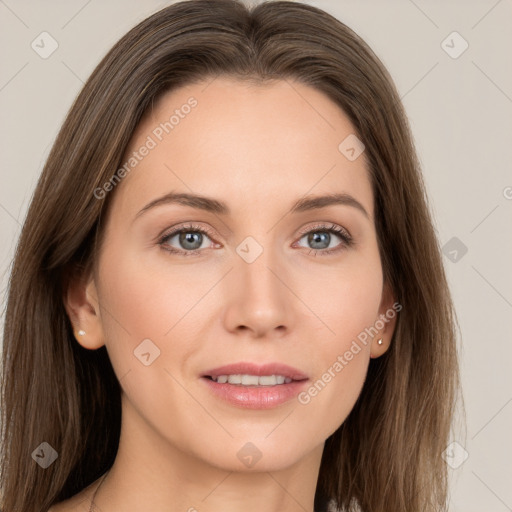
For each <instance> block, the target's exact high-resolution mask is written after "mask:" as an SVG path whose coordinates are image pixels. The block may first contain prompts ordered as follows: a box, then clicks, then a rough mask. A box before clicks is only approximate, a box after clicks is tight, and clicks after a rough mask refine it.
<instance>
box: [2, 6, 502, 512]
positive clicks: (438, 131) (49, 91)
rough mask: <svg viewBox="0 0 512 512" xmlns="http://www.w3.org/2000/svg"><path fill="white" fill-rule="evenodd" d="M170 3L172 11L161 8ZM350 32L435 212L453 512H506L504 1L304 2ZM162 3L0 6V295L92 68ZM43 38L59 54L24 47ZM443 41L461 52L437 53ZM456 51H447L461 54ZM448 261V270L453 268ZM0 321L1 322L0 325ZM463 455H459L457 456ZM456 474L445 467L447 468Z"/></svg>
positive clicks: (28, 46)
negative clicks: (457, 344) (458, 340)
mask: <svg viewBox="0 0 512 512" xmlns="http://www.w3.org/2000/svg"><path fill="white" fill-rule="evenodd" d="M169 3H172V2H169ZM308 3H310V4H312V5H316V6H318V7H320V8H323V9H325V10H327V11H328V12H330V13H331V14H333V15H334V16H336V17H337V18H339V19H340V20H341V21H343V22H344V23H346V24H347V25H348V26H350V27H351V28H353V29H354V30H355V31H356V32H357V33H358V34H359V35H361V36H362V37H363V38H364V39H365V40H366V41H367V42H368V43H369V44H370V46H372V48H373V49H374V51H375V52H376V53H377V55H378V56H379V57H380V58H381V59H382V60H383V62H384V64H385V65H386V66H387V67H388V69H389V70H390V72H391V75H392V76H393V77H394V79H395V82H396V84H397V86H398V90H399V91H400V93H401V96H402V98H403V101H404V104H405V107H406V110H407V112H408V115H409V119H410V122H411V126H412V129H413V133H414V137H415V140H416V144H417V148H418V152H419V155H420V159H421V162H422V164H423V169H424V175H425V179H426V183H427V187H428V192H429V194H430V197H431V202H432V208H433V210H434V212H435V217H436V218H435V222H436V225H437V229H438V233H439V238H440V241H441V243H442V244H443V245H445V244H446V243H447V242H448V241H450V240H451V239H452V238H453V237H456V238H457V239H458V241H457V240H456V241H455V242H454V241H452V242H450V244H454V243H455V244H458V245H459V247H461V244H464V246H466V247H467V253H466V254H464V255H463V256H462V257H461V254H462V252H461V251H460V249H459V248H457V246H452V245H448V246H447V247H446V249H445V250H446V256H445V258H444V261H445V267H446V269H447V272H448V277H449V280H450V285H451V289H452V291H453V296H454V300H455V303H456V307H457V313H458V317H459V323H460V328H461V334H462V344H463V351H462V354H461V359H462V372H463V384H464V395H465V400H466V407H467V417H468V423H467V439H464V438H463V437H461V436H460V435H459V434H454V440H455V441H458V442H459V443H460V444H461V446H460V447H457V446H456V447H455V450H454V451H453V453H452V455H453V457H452V459H451V460H456V459H458V458H460V456H461V454H463V453H464V452H463V451H462V450H463V449H465V450H466V451H467V453H468V454H469V457H468V458H467V460H466V461H465V462H464V463H463V464H462V465H460V466H459V467H458V468H456V469H451V468H450V474H451V476H452V500H451V506H450V512H482V511H484V510H485V511H486V512H505V511H507V510H508V511H510V510H512V486H511V485H510V482H511V477H512V462H511V459H512V437H511V435H510V432H511V431H512V429H511V426H512V377H511V371H510V368H511V361H512V336H511V334H512V322H511V320H512V271H511V262H512V236H511V233H512V230H511V226H512V222H511V221H512V170H511V169H512V167H511V163H512V143H511V142H512V126H511V120H512V115H511V114H512V68H511V59H510V54H511V50H512V2H511V1H510V0H500V1H496V0H489V1H487V0H486V1H483V0H482V1H475V0H473V1H466V2H464V1H449V2H446V1H445V2H443V1H440V0H438V1H429V2H427V1H426V0H422V1H420V0H415V1H414V2H413V1H412V0H401V1H388V2H378V1H376V0H374V1H369V0H367V1H363V0H360V1H359V2H356V1H345V0H343V1H335V0H318V1H310V2H308ZM166 4H167V3H165V2H164V3H161V2H157V1H151V0H145V1H137V2H136V1H134V0H130V1H127V0H109V1H102V2H100V1H99V0H89V1H87V0H65V1H64V0H60V1H57V0H46V1H45V2H41V1H35V0H33V1H28V0H18V1H16V0H0V52H1V62H2V66H1V69H0V109H1V119H2V122H1V133H0V135H1V136H0V155H1V165H0V184H1V186H0V236H1V239H2V244H1V245H0V278H1V279H0V286H1V288H0V290H1V293H0V296H1V297H2V310H3V308H4V307H5V289H6V286H7V276H8V271H9V266H10V262H11V259H12V256H13V252H14V247H15V244H16V240H17V237H18V235H19V230H20V225H21V224H22V222H23V219H24V217H25V213H26V211H27V207H28V204H29V200H30V197H31V194H32V192H33V189H34V186H35V183H36V181H37V178H38V176H39V174H40V172H41V170H42V167H43V164H44V161H45V159H46V157H47V155H48V152H49V150H50V147H51V145H52V143H53V140H54V138H55V136H56V134H57V130H58V128H59V126H60V124H61V122H62V120H63V118H64V116H65V114H66V112H67V110H68V108H69V107H70V105H71V103H72V100H73V99H74V97H75V95H76V94H77V93H78V91H79V90H80V88H81V86H82V83H83V82H84V81H85V80H86V78H87V77H88V76H89V74H90V73H91V71H92V70H93V68H94V66H95V65H96V64H97V63H98V62H99V60H100V59H101V57H102V56H103V55H104V54H105V53H106V51H107V50H108V49H109V48H110V47H111V46H112V45H113V43H115V42H116V41H117V40H118V39H119V37H121V36H122V35H123V34H124V33H125V32H126V31H127V30H129V29H130V28H131V27H132V26H134V25H135V24H136V23H137V22H139V21H141V20H142V19H144V18H145V17H147V16H148V15H150V14H152V13H153V12H155V11H156V10H158V9H159V8H161V7H163V6H164V5H166ZM43 31H47V32H48V33H50V34H51V36H52V37H53V38H54V39H55V40H56V41H57V43H58V45H59V46H58V48H57V50H56V51H55V52H54V53H53V54H52V55H51V56H50V57H48V58H47V59H42V58H41V57H40V56H39V55H38V54H37V53H36V52H35V51H34V50H33V49H32V48H31V43H32V41H34V40H36V38H37V37H38V36H39V34H41V32H43ZM453 31H457V32H458V33H459V34H460V35H461V36H462V38H463V39H464V40H465V41H467V43H468V44H469V47H468V48H467V50H466V51H465V52H464V53H462V54H461V55H460V56H458V58H452V57H450V56H449V55H448V53H446V51H445V50H444V49H443V46H442V42H443V41H444V40H445V39H446V38H447V36H449V35H450V34H451V33H452V32H453ZM462 44H463V40H462V39H460V38H459V39H458V36H455V37H454V36H450V37H449V38H448V39H447V41H446V43H445V44H444V45H445V46H444V47H445V48H446V45H448V46H451V47H452V48H451V49H450V48H446V49H447V50H448V51H450V52H452V53H454V52H456V53H458V52H459V51H460V50H461V49H462V48H463V46H462ZM454 248H455V250H456V251H457V256H456V258H457V260H456V261H451V259H450V258H452V259H454V257H455V253H454V252H453V250H454ZM1 319H2V320H3V316H2V318H1ZM463 447H464V448H463ZM454 465H456V464H454Z"/></svg>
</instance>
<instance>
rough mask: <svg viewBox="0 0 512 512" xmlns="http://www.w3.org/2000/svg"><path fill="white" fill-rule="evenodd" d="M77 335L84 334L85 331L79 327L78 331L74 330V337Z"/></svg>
mask: <svg viewBox="0 0 512 512" xmlns="http://www.w3.org/2000/svg"><path fill="white" fill-rule="evenodd" d="M77 335H78V336H85V331H84V330H82V329H80V330H79V331H78V332H75V337H76V336H77Z"/></svg>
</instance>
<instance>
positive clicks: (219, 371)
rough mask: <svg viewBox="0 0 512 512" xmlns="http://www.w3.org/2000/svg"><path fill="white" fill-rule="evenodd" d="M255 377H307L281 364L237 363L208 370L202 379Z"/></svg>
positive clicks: (300, 378) (299, 378) (301, 378)
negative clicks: (236, 376)
mask: <svg viewBox="0 0 512 512" xmlns="http://www.w3.org/2000/svg"><path fill="white" fill-rule="evenodd" d="M237 374H242V375H257V376H258V377H261V376H263V375H282V376H283V377H288V378H290V379H292V380H304V379H307V378H308V376H307V375H305V374H304V373H303V372H301V371H300V370H298V369H297V368H293V367H292V366H288V365H287V364H283V363H265V364H256V363H250V362H239V363H233V364H227V365H224V366H219V367H217V368H213V369H212V370H208V371H206V372H204V373H203V375H202V377H218V376H219V375H237Z"/></svg>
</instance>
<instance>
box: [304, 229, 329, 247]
mask: <svg viewBox="0 0 512 512" xmlns="http://www.w3.org/2000/svg"><path fill="white" fill-rule="evenodd" d="M326 240H327V245H326V246H325V247H322V246H321V245H322V243H323V242H325V241H326ZM330 240H331V235H330V234H329V233H327V232H325V231H315V232H314V233H310V234H309V235H308V243H310V244H312V246H313V249H325V248H326V247H329V242H330ZM317 244H320V247H319V246H317Z"/></svg>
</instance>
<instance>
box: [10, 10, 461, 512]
mask: <svg viewBox="0 0 512 512" xmlns="http://www.w3.org/2000/svg"><path fill="white" fill-rule="evenodd" d="M189 256H190V257H189ZM458 386H459V374H458V365H457V357H456V336H455V315H454V312H453V306H452V302H451V298H450V294H449V290H448V287H447V282H446V278H445V274H444V270H443V266H442V260H441V257H440V251H439V246H438V242H437V239H436V236H435V230H434V228H433V223H432V219H431V215H430V212H429V208H428V202H427V198H426V195H425V189H424V184H423V181H422V176H421V172H420V168H419V164H418V160H417V157H416V155H415V150H414V147H413V144H412V138H411V135H410V132H409V127H408V123H407V120H406V117H405V115H404V111H403V108H402V106H401V103H400V100H399V97H398V94H397V91H396V89H395V87H394V85H393V82H392V80H391V78H390V77H389V75H388V73H387V72H386V70H385V69H384V67H383V65H382V64H381V63H380V61H379V60H378V58H377V57H376V56H375V55H374V53H373V52H372V51H371V49H370V48H369V47H368V46H367V45H366V44H365V43H364V42H363V41H362V40H361V39H360V38H359V37H358V36H357V35H356V34H355V33H354V32H352V31H351V30H350V29H349V28H348V27H346V26H345V25H343V24H342V23H341V22H340V21H338V20H336V19H334V18H333V17H331V16H330V15H328V14H327V13H325V12H323V11H321V10H320V9H317V8H315V7H312V6H308V5H304V4H300V3H297V2H270V3H263V4H260V5H258V6H256V7H254V8H252V9H249V8H247V7H245V6H244V5H243V4H241V3H238V2H236V1H233V0H214V1H210V0H191V1H187V2H180V3H176V4H174V5H172V6H169V7H167V8H165V9H163V10H161V11H159V12H157V13H156V14H154V15H152V16H151V17H149V18H148V19H146V20H144V21H143V22H141V23H140V24H139V25H137V26H136V27H135V28H134V29H132V30H130V32H128V34H126V35H125V36H124V37H123V38H122V39H121V40H120V41H119V42H118V43H117V44H116V45H115V46H114V47H113V48H112V50H111V51H110V52H109V53H108V54H107V55H106V57H105V58H104V59H103V60H102V62H101V63H100V64H99V65H98V67H97V68H96V70H95V71H94V72H93V74H92V75H91V77H90V78H89V80H88V81H87V83H86V84H85V86H84V88H83V90H82V91H81V93H80V94H79V96H78V98H77V99H76V101H75V103H74V105H73V106H72V108H71V110H70V112H69V114H68V116H67V118H66V120H65V122H64V124H63V127H62V129H61V131H60V133H59V135H58V137H57V139H56V141H55V144H54V146H53V149H52V151H51V153H50V155H49V158H48V161H47V163H46V166H45V168H44V170H43V173H42V176H41V179H40V180H39V183H38V185H37V187H36V191H35V194H34V197H33V199H32V203H31V205H30V209H29V212H28V215H27V218H26V221H25V224H24V227H23V231H22V233H21V236H20V240H19V244H18V247H17V251H16V255H15V259H14V265H13V269H12V275H11V280H10V288H9V295H8V303H7V310H6V320H5V329H4V354H3V381H2V400H3V401H2V415H3V423H2V425H3V429H4V430H5V432H4V438H3V452H4V453H3V459H2V484H1V485H2V487H1V489H2V510H3V511H11V510H23V511H43V510H44V511H47V510H51V511H52V512H65V511H71V510H73V511H74V510H101V511H103V512H111V511H116V510H123V511H131V510H152V511H160V510H189V511H193V510H201V511H209V512H215V511H218V510H223V511H229V510H240V509H243V510H246V511H247V510H249V511H251V510H280V511H295V510H306V511H317V512H318V511H321V510H322V511H323V510H328V509H329V510H351V511H352V510H361V511H368V512H369V511H379V512H383V511H390V512H391V511H392V512H406V511H407V512H411V511H422V512H425V511H439V510H446V501H447V475H446V467H445V465H444V461H443V459H442V452H443V451H444V450H445V448H446V445H447V444H448V437H449V434H450V426H451V422H452V415H453V407H454V404H455V399H456V397H457V391H458V389H459V387H458Z"/></svg>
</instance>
